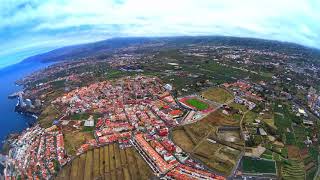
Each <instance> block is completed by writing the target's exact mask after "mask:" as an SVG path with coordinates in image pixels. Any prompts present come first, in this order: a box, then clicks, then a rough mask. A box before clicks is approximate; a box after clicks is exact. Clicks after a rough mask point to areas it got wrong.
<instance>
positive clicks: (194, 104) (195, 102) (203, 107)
mask: <svg viewBox="0 0 320 180" xmlns="http://www.w3.org/2000/svg"><path fill="white" fill-rule="evenodd" d="M186 103H187V104H188V105H190V106H192V107H195V108H196V109H197V110H200V111H202V110H206V109H208V108H209V105H208V104H207V103H205V102H202V101H200V100H198V99H195V98H190V99H187V100H186Z"/></svg>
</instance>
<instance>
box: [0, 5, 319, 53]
mask: <svg viewBox="0 0 320 180" xmlns="http://www.w3.org/2000/svg"><path fill="white" fill-rule="evenodd" d="M319 9H320V1H318V0H259V1H257V0H241V1H239V0H125V1H123V2H121V3H117V2H116V1H112V0H90V1H88V0H46V1H44V0H2V1H1V4H0V36H2V37H0V41H1V39H4V38H5V39H6V40H7V39H9V41H11V42H9V44H14V43H15V44H16V46H21V47H23V46H24V45H23V43H22V42H27V43H31V42H28V39H29V41H30V40H32V38H30V37H28V36H31V37H34V36H35V37H39V38H38V39H42V40H45V38H47V39H48V40H49V41H48V46H52V47H55V46H56V45H57V44H59V43H60V45H61V46H64V45H69V44H73V43H75V42H77V43H81V42H87V41H90V40H92V41H94V40H98V39H105V38H107V37H112V36H119V35H120V36H166V35H197V34H201V35H235V36H247V37H257V38H265V39H275V40H282V41H290V42H295V43H300V44H303V45H307V46H314V47H318V48H320V43H319V42H320V36H319V32H320V23H319V22H320V11H319ZM8 29H9V31H13V32H14V31H17V32H16V33H15V34H14V35H12V37H10V36H9V35H7V34H8ZM10 33H12V32H9V34H10ZM85 33H90V34H89V35H84V34H85ZM64 34H68V36H69V38H65V39H64V41H63V42H58V41H55V40H53V39H54V38H57V39H59V38H61V37H63V36H64ZM5 36H8V37H5ZM79 36H80V37H79ZM77 37H78V38H77ZM11 39H15V40H11ZM22 40H23V41H22ZM70 40H72V42H70ZM74 40H76V41H74ZM32 41H36V40H32ZM19 42H20V44H19ZM32 44H37V42H36V43H34V42H32ZM42 45H43V43H41V42H40V43H39V44H38V46H39V47H40V46H42ZM4 46H5V45H3V43H1V44H0V47H2V49H4V48H3V47H4ZM36 47H37V46H35V47H34V48H36ZM12 52H14V51H12ZM0 54H1V52H0Z"/></svg>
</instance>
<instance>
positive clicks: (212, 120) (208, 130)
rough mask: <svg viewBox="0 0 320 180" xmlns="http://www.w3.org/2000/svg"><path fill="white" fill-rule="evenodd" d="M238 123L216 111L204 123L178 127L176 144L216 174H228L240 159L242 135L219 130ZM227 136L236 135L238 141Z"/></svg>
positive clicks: (174, 134)
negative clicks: (232, 140) (221, 127)
mask: <svg viewBox="0 0 320 180" xmlns="http://www.w3.org/2000/svg"><path fill="white" fill-rule="evenodd" d="M237 124H238V123H237V122H236V121H234V120H232V119H231V118H230V117H228V116H225V115H224V114H222V113H221V112H220V111H215V112H213V113H211V114H209V115H208V116H206V117H205V118H204V119H202V120H201V121H198V122H196V123H193V124H188V125H185V126H180V127H177V128H175V129H174V130H173V133H172V137H173V141H174V142H175V143H176V144H177V145H178V146H180V147H181V148H182V149H183V150H184V151H186V152H188V153H190V154H191V156H192V157H194V158H196V159H199V160H201V161H202V162H203V163H204V164H205V165H207V166H208V167H209V168H212V169H213V170H215V171H217V172H220V173H222V174H225V175H229V174H230V173H231V170H232V168H233V167H234V166H235V165H236V162H237V159H238V158H239V155H240V152H241V150H242V147H243V141H242V140H240V136H239V132H237V131H223V132H219V131H218V128H219V127H220V126H223V125H234V126H236V125H237ZM228 134H229V135H230V134H231V135H232V136H234V138H233V139H234V140H235V142H231V141H229V139H228V138H226V137H225V136H226V135H228Z"/></svg>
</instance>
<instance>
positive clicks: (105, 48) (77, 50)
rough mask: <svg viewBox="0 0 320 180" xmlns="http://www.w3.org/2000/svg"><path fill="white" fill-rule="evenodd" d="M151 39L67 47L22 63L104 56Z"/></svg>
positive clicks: (125, 39) (101, 42)
mask: <svg viewBox="0 0 320 180" xmlns="http://www.w3.org/2000/svg"><path fill="white" fill-rule="evenodd" d="M151 40H152V38H114V39H108V40H103V41H99V42H94V43H88V44H81V45H75V46H67V47H62V48H59V49H55V50H53V51H49V52H47V53H43V54H39V55H35V56H31V57H29V58H26V59H24V60H23V61H22V63H27V62H33V61H40V62H54V61H64V60H67V59H77V58H83V57H87V56H92V55H99V54H102V53H103V54H106V53H108V52H111V51H112V50H115V49H117V48H122V47H127V46H129V45H134V44H142V43H147V42H150V41H151Z"/></svg>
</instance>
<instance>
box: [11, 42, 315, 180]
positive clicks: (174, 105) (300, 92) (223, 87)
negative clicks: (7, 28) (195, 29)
mask: <svg viewBox="0 0 320 180" xmlns="http://www.w3.org/2000/svg"><path fill="white" fill-rule="evenodd" d="M171 46H173V47H175V48H174V49H172V47H171ZM167 47H170V48H168V49H166V48H167ZM298 52H299V51H298ZM305 56H307V55H305V54H304V53H302V52H301V53H294V54H293V53H287V52H285V50H283V49H280V50H274V51H271V50H261V49H259V48H252V47H238V46H228V45H220V44H219V45H211V44H210V43H208V45H206V44H197V43H194V44H190V45H188V46H183V45H181V46H179V45H176V44H174V45H172V44H170V43H169V42H166V41H163V42H161V43H160V42H155V43H149V44H144V45H141V46H134V45H133V46H129V47H126V48H120V49H119V50H118V51H116V52H115V53H112V54H111V55H108V57H105V56H98V57H95V56H92V57H86V58H83V59H75V60H73V61H64V62H60V63H57V64H54V65H52V66H49V67H48V68H46V69H45V70H41V71H37V72H35V73H33V74H31V75H30V76H27V77H25V78H24V79H22V80H20V81H18V82H17V83H18V84H21V85H24V86H25V90H24V92H23V93H21V95H20V96H21V97H19V99H20V101H19V104H18V106H23V107H28V109H33V111H32V112H41V113H35V115H37V117H38V119H39V121H38V123H37V125H36V126H34V127H31V128H29V129H27V130H26V131H25V132H23V133H22V134H21V135H20V136H19V137H18V138H17V139H14V140H13V141H12V142H13V143H11V149H10V153H9V155H8V159H9V160H8V161H7V163H6V170H5V172H6V176H7V178H8V179H10V177H21V178H27V177H28V178H40V179H41V178H43V179H51V178H53V179H94V178H106V179H107V178H111V179H149V178H151V177H158V178H161V179H227V178H232V179H246V178H256V179H278V178H283V179H313V177H314V176H316V175H317V174H319V173H320V171H319V166H318V163H319V161H318V156H319V148H318V147H319V144H318V137H319V122H318V121H319V87H317V86H315V84H316V83H317V82H318V80H317V78H316V74H317V73H318V72H319V67H318V66H316V65H315V64H314V62H313V59H312V58H310V61H306V62H305V64H304V65H303V66H301V65H300V66H299V65H298V64H299V62H298V59H301V58H304V57H305ZM261 59H265V60H264V61H261ZM284 72H285V73H284ZM303 78H305V79H306V80H305V81H301V79H303ZM312 85H313V86H312ZM42 139H46V140H42ZM21 147H23V149H26V151H23V152H22V151H21V150H20V149H21ZM47 148H49V149H50V151H49V150H46V149H47ZM39 149H43V150H39ZM42 151H45V152H47V151H48V153H49V155H48V157H50V158H48V159H50V160H49V161H48V160H47V158H46V157H47V156H46V154H43V156H41V155H42V153H41V152H42ZM38 154H39V155H38ZM29 159H32V161H29ZM136 167H139V168H138V169H136ZM29 169H32V170H34V169H37V171H32V173H30V172H31V171H30V170H29ZM40 172H41V173H40Z"/></svg>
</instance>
